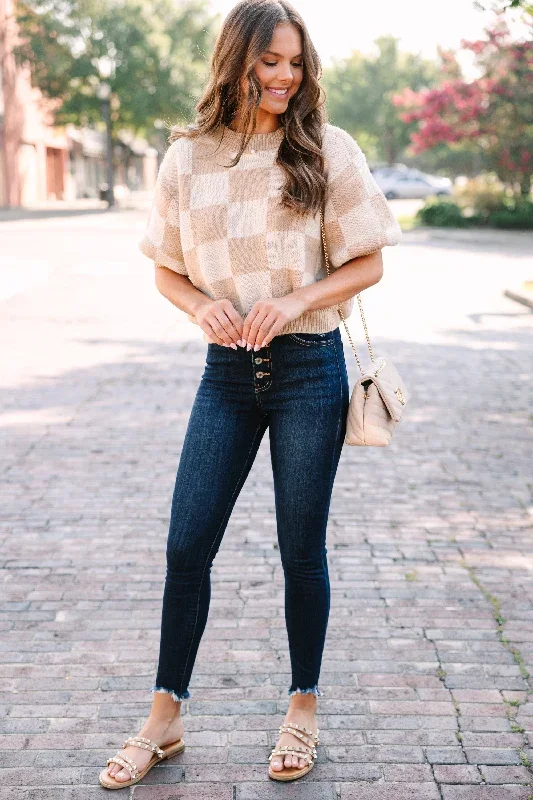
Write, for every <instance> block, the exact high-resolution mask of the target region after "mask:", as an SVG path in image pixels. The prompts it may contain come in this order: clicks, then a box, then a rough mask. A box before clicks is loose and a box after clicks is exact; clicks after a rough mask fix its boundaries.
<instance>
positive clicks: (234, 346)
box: [230, 342, 237, 350]
mask: <svg viewBox="0 0 533 800" xmlns="http://www.w3.org/2000/svg"><path fill="white" fill-rule="evenodd" d="M230 347H232V348H233V349H234V350H236V349H237V345H236V344H235V342H232V343H231V344H230Z"/></svg>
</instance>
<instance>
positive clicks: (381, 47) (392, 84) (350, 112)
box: [323, 36, 452, 164]
mask: <svg viewBox="0 0 533 800" xmlns="http://www.w3.org/2000/svg"><path fill="white" fill-rule="evenodd" d="M375 45H376V47H377V54H376V55H365V54H363V53H360V52H359V51H354V52H353V53H352V55H351V56H350V57H349V58H347V59H344V60H342V61H335V62H334V64H333V66H332V67H331V68H330V69H328V70H325V71H324V81H323V82H324V88H325V90H326V92H327V95H328V112H329V116H330V119H331V121H332V122H333V123H334V124H336V125H340V126H341V127H343V128H345V129H346V130H349V131H350V132H351V133H352V134H353V136H355V137H356V138H357V140H358V142H359V143H360V144H361V146H362V147H363V148H364V149H365V150H366V151H367V152H368V153H369V155H370V156H371V157H373V158H376V159H383V160H385V161H386V162H387V163H388V164H393V163H394V162H395V161H397V160H398V157H399V156H400V155H401V153H402V152H403V150H404V149H405V147H406V146H407V145H408V144H409V135H410V128H409V126H408V125H406V124H405V123H404V122H402V121H401V119H400V117H399V114H398V110H397V109H396V108H395V106H394V105H393V102H392V98H393V97H394V96H395V95H396V94H398V93H399V92H401V91H402V90H403V89H405V88H407V87H408V88H410V89H412V90H414V91H420V90H422V89H424V88H429V87H430V86H433V85H434V84H435V83H436V82H437V79H438V73H439V65H438V64H437V63H434V62H431V61H428V60H426V59H423V58H422V57H421V56H420V55H416V54H413V53H404V52H401V51H400V49H399V45H398V40H397V39H396V38H395V37H393V36H382V37H380V38H378V39H377V40H376V42H375ZM446 57H447V54H445V53H442V58H443V60H444V61H445V60H446ZM449 68H450V69H451V68H452V65H450V66H449Z"/></svg>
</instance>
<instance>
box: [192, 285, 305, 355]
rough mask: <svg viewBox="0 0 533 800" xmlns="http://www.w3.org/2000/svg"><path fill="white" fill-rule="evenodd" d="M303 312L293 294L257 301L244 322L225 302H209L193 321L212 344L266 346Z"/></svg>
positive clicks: (257, 348)
mask: <svg viewBox="0 0 533 800" xmlns="http://www.w3.org/2000/svg"><path fill="white" fill-rule="evenodd" d="M305 310H306V304H305V302H304V300H303V299H301V298H299V297H297V296H296V295H294V293H292V294H288V295H285V296H283V297H269V298H268V299H265V300H257V301H256V302H255V303H254V304H253V306H252V308H251V309H250V311H249V312H248V314H247V315H246V318H245V319H243V318H242V317H241V315H240V314H239V312H238V311H237V310H236V309H235V307H234V306H233V304H232V302H231V301H230V300H227V299H225V298H224V299H222V300H208V301H207V302H206V303H204V304H202V306H201V307H200V308H199V309H198V310H197V311H196V315H195V319H196V322H197V323H198V325H199V326H200V327H201V329H202V330H203V331H204V333H206V334H207V336H208V337H209V339H210V340H211V341H212V342H214V343H215V344H220V345H223V346H225V347H232V348H233V349H234V350H236V349H237V347H246V349H247V350H252V349H253V350H259V349H260V348H261V347H266V346H267V345H268V344H270V342H271V341H272V339H273V338H274V336H277V334H278V333H279V332H280V330H281V329H282V328H283V326H284V325H285V324H286V323H287V322H291V321H292V320H293V319H297V318H298V317H299V316H300V315H301V314H302V313H303V312H304V311H305Z"/></svg>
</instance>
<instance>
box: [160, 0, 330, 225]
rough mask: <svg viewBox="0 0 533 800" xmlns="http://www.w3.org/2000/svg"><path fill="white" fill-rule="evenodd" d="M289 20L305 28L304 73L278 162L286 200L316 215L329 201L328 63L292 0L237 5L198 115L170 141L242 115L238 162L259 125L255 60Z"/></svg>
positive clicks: (246, 0) (243, 0) (285, 118)
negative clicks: (325, 143) (325, 142)
mask: <svg viewBox="0 0 533 800" xmlns="http://www.w3.org/2000/svg"><path fill="white" fill-rule="evenodd" d="M287 22H290V23H292V24H293V25H295V26H296V28H298V30H299V31H300V35H301V38H302V60H303V76H302V82H301V84H300V86H299V88H298V91H297V92H296V94H295V95H294V96H293V97H291V99H290V100H289V103H288V106H287V110H286V111H285V112H284V113H283V114H280V122H281V125H282V127H283V129H284V136H283V139H282V141H281V144H280V146H279V150H278V155H277V159H276V163H277V164H279V165H280V166H281V167H283V169H284V170H285V173H286V175H287V178H286V181H285V184H284V186H283V189H282V194H281V202H282V204H283V205H284V206H287V207H288V208H292V209H294V210H295V211H297V212H298V213H306V212H308V211H312V212H313V213H316V212H317V211H318V210H319V208H320V207H321V205H322V203H323V200H324V195H325V189H326V178H325V176H324V158H323V155H322V125H323V123H324V122H326V121H327V115H326V110H325V105H324V103H325V92H324V90H323V88H322V87H321V86H320V84H319V82H318V81H319V79H320V77H321V76H322V65H321V62H320V58H319V56H318V53H317V51H316V49H315V47H314V45H313V43H312V41H311V39H310V37H309V34H308V32H307V28H306V26H305V23H304V21H303V19H302V17H301V16H300V14H299V13H298V12H297V11H296V9H294V8H293V7H292V6H291V5H290V3H288V2H287V1H286V0H240V2H239V3H237V5H236V6H234V7H233V9H232V10H231V11H230V12H229V14H228V16H227V17H226V19H225V21H224V24H223V26H222V30H221V31H220V33H219V35H218V37H217V40H216V43H215V48H214V51H213V55H212V57H211V62H210V75H209V80H208V83H207V85H206V88H205V90H204V93H203V95H202V97H201V99H200V101H199V102H198V103H197V105H196V106H195V110H196V111H197V117H196V119H195V121H194V123H193V124H192V125H188V126H187V127H186V128H183V127H180V126H178V125H174V126H173V127H172V129H171V134H170V136H169V141H170V142H172V141H174V140H175V139H178V138H180V137H181V136H187V137H190V138H196V137H198V136H201V135H202V134H213V133H214V132H215V131H216V130H217V128H218V127H219V125H220V124H223V125H226V126H228V127H230V123H231V122H233V121H234V120H236V119H238V121H239V128H240V130H242V131H243V134H242V138H241V144H240V149H239V151H238V153H237V155H236V157H235V158H234V159H233V161H232V162H231V163H230V164H228V165H227V166H228V167H232V166H234V165H235V164H237V163H238V161H239V159H240V157H241V155H242V153H243V152H244V150H245V148H246V146H247V144H248V142H249V140H250V136H251V132H252V131H253V130H254V129H255V124H256V118H257V109H258V107H259V104H260V102H261V96H262V87H261V84H260V82H259V80H258V78H257V76H256V74H255V72H254V64H255V62H256V61H257V59H258V58H260V56H261V55H262V54H263V53H264V52H265V50H267V49H268V46H269V44H270V41H271V39H272V36H273V34H274V28H275V26H276V25H277V24H279V23H287ZM243 76H246V77H247V78H248V81H247V86H248V93H247V96H243V93H242V90H241V83H240V82H241V79H242V78H243ZM244 131H249V132H250V133H248V134H246V133H244Z"/></svg>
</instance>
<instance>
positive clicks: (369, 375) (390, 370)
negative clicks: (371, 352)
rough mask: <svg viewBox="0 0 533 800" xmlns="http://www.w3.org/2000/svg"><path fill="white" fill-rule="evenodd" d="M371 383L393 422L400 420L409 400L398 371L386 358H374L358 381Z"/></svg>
mask: <svg viewBox="0 0 533 800" xmlns="http://www.w3.org/2000/svg"><path fill="white" fill-rule="evenodd" d="M366 381H372V383H373V384H374V385H375V387H376V388H377V390H378V392H379V394H380V396H381V399H382V400H383V402H384V403H385V406H386V407H387V411H388V412H389V414H390V415H391V417H392V418H393V420H394V421H395V422H399V421H400V420H401V418H402V414H403V410H404V407H405V405H406V403H407V401H408V400H409V395H408V394H407V391H406V388H405V384H404V382H403V381H402V379H401V377H400V375H399V373H398V370H397V369H396V367H395V366H394V365H393V364H392V362H391V361H389V359H388V358H383V357H376V358H375V359H374V363H373V364H371V365H370V366H369V367H368V368H367V369H366V370H365V373H364V374H363V375H361V377H360V379H359V383H361V384H362V383H365V382H366Z"/></svg>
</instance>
